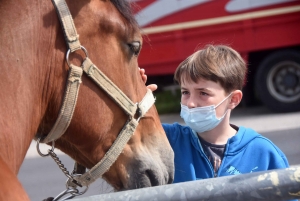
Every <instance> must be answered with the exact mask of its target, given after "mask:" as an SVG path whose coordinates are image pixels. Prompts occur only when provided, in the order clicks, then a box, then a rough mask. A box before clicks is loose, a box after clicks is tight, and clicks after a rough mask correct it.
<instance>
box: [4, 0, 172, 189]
mask: <svg viewBox="0 0 300 201" xmlns="http://www.w3.org/2000/svg"><path fill="white" fill-rule="evenodd" d="M16 2H17V0H15V1H3V2H1V4H2V5H0V11H1V13H3V14H4V15H3V16H6V18H5V17H4V18H5V19H4V18H2V19H0V26H1V27H2V28H3V29H1V32H0V44H1V46H2V47H1V50H0V51H1V54H0V61H1V62H2V64H3V65H2V66H1V72H2V73H1V75H0V78H1V81H0V86H1V87H2V88H3V90H1V92H0V98H1V101H2V102H1V105H0V109H1V111H4V112H1V115H0V126H1V128H4V129H1V131H0V134H1V136H2V137H1V138H0V140H1V144H9V145H11V146H5V147H1V148H0V151H1V157H2V159H3V160H4V161H6V163H7V166H8V167H9V168H10V169H11V170H12V172H14V173H15V174H17V172H18V170H19V168H20V166H21V163H22V161H23V159H24V156H25V154H26V151H27V149H28V147H29V145H30V142H31V140H32V139H33V138H45V137H47V135H48V133H49V132H50V131H51V129H52V128H53V126H54V124H55V122H56V120H57V118H58V116H59V113H60V109H61V106H62V104H63V98H64V94H65V93H66V92H65V88H66V85H67V78H68V73H69V69H70V67H69V65H68V64H74V65H76V66H81V65H82V62H83V61H84V60H85V58H86V57H87V56H88V58H89V59H90V60H91V61H93V64H95V66H96V67H97V69H99V70H101V71H102V72H103V74H104V75H105V76H107V78H108V79H109V80H111V82H112V83H114V85H116V86H117V87H118V88H119V89H120V91H121V92H122V93H123V94H125V95H126V96H127V97H128V98H129V99H130V100H131V101H132V102H133V103H139V102H141V101H142V99H143V98H144V96H145V94H147V88H146V86H145V85H144V83H143V81H142V79H141V77H140V75H139V70H138V61H137V60H138V55H139V52H140V50H141V47H142V36H141V33H140V30H139V27H138V25H137V23H136V21H135V19H134V18H133V15H132V14H131V10H130V5H129V4H128V3H127V1H123V0H89V1H88V0H81V1H80V0H76V1H75V0H68V1H67V5H68V7H69V9H70V12H71V15H72V17H73V20H74V24H75V26H76V30H77V32H78V34H79V38H80V42H81V44H82V46H83V47H84V48H83V50H84V51H82V50H78V51H74V52H72V53H70V55H69V56H68V58H67V59H66V52H67V51H68V47H67V46H66V43H65V39H64V34H63V30H62V28H61V26H60V23H59V19H58V17H57V14H56V12H55V9H54V7H53V5H52V4H51V2H50V1H43V2H35V1H25V2H24V1H18V3H16ZM4 30H5V31H4ZM10 73H12V75H11V76H8V75H9V74H10ZM138 116H139V114H134V118H139V117H138ZM130 118H132V117H129V116H128V114H127V113H126V112H124V110H123V109H122V108H121V107H120V105H119V104H117V103H116V102H115V101H113V100H112V97H111V96H110V95H108V94H107V93H106V92H105V91H104V90H102V89H101V88H99V87H98V86H97V84H95V82H93V81H92V80H91V79H90V78H89V77H88V76H87V75H86V74H83V75H82V79H81V84H80V90H79V92H78V96H77V104H76V106H75V110H74V112H73V117H72V120H71V121H70V123H69V126H68V128H67V130H66V131H65V132H64V134H63V135H62V136H61V137H59V138H58V139H56V140H55V147H56V148H58V149H60V150H62V151H63V152H65V153H66V154H68V155H69V156H71V157H72V158H73V159H74V160H75V161H77V163H79V164H80V165H82V166H84V167H86V168H88V169H90V168H93V166H94V165H95V164H97V163H98V162H99V161H100V160H101V159H102V158H103V157H104V156H105V154H106V153H107V152H108V151H109V149H110V147H111V146H112V144H113V143H114V142H115V140H116V139H117V137H118V134H119V133H120V131H121V130H122V129H123V126H124V124H126V122H128V121H129V120H130ZM11 120H13V122H12V121H11ZM138 121H139V124H138V125H137V127H136V129H135V131H134V134H133V135H132V137H131V138H130V139H129V141H128V143H127V144H126V145H125V147H124V148H122V152H121V153H120V155H119V156H118V158H117V159H116V161H115V162H114V163H113V164H112V165H111V167H110V168H109V170H107V171H106V172H105V173H104V175H103V178H104V179H105V180H107V181H108V183H110V184H111V185H112V186H113V187H114V188H115V189H117V190H121V189H134V188H140V187H148V186H155V185H162V184H167V183H171V182H172V181H173V152H172V149H171V147H170V145H169V143H168V140H167V138H166V136H165V133H164V131H163V128H162V126H161V123H160V120H159V116H158V113H157V111H156V109H155V107H154V106H152V107H151V108H149V110H148V111H147V113H145V114H144V115H143V117H141V118H140V119H138ZM14 122H18V124H17V126H16V125H15V124H14ZM48 144H49V145H51V142H49V143H48ZM16 147H20V149H19V150H15V148H16ZM12 158H13V160H10V159H12ZM0 176H1V175H0Z"/></svg>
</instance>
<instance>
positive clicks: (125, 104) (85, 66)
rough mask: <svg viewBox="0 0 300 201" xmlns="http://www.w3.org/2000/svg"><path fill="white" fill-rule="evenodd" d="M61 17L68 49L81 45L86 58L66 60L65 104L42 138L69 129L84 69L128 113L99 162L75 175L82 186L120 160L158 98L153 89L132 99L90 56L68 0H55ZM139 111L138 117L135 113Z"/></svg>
mask: <svg viewBox="0 0 300 201" xmlns="http://www.w3.org/2000/svg"><path fill="white" fill-rule="evenodd" d="M52 2H53V4H54V6H55V8H56V10H57V14H58V17H59V19H60V22H61V25H62V28H63V30H64V34H65V40H66V42H67V44H68V47H69V51H71V52H74V51H76V50H78V49H82V50H83V51H84V52H85V54H86V58H85V59H84V61H83V63H82V65H81V67H78V66H75V65H73V64H69V62H68V54H69V51H68V53H67V62H68V65H69V67H70V71H69V76H68V81H67V87H66V91H65V95H64V99H63V104H62V107H61V110H60V112H59V116H58V118H57V120H56V122H55V124H54V126H53V128H52V129H51V131H50V133H49V134H48V135H47V136H46V137H45V138H44V139H41V142H43V143H48V142H51V141H55V140H56V139H58V138H60V137H61V136H62V135H63V134H64V133H65V131H66V130H67V128H68V126H69V124H70V122H71V120H72V116H73V113H74V109H75V106H76V102H77V97H78V91H79V87H80V83H81V77H82V73H83V72H85V73H86V74H87V75H88V77H89V78H91V79H92V80H93V81H94V82H95V83H96V84H97V86H99V87H100V88H101V89H102V90H104V91H105V92H106V93H107V94H108V95H109V96H110V97H111V98H112V99H113V100H114V101H115V102H116V103H117V104H118V105H119V106H120V107H121V108H122V109H123V110H124V112H125V113H126V114H127V115H128V116H129V119H128V121H127V122H126V124H125V125H124V127H123V129H122V130H121V131H120V133H119V135H118V137H117V139H116V140H115V141H114V143H113V145H112V146H111V148H110V149H109V151H108V152H107V153H106V154H105V156H104V157H103V158H102V160H101V161H100V162H98V163H97V164H96V165H95V166H94V167H93V168H91V169H90V170H89V171H88V172H86V173H84V174H82V175H79V176H74V177H73V179H74V180H76V181H77V183H79V184H80V185H82V186H88V185H89V184H90V183H92V182H93V181H95V180H96V179H97V178H99V177H101V176H102V175H103V174H104V173H105V172H106V171H107V170H108V169H109V168H110V166H111V165H112V164H113V163H114V162H115V161H116V160H117V158H118V156H119V155H120V153H121V152H122V150H123V149H124V147H125V145H126V144H127V142H128V140H129V139H130V138H131V136H132V135H133V133H134V132H135V130H136V127H137V126H138V122H139V120H140V118H142V117H143V116H144V115H145V114H146V112H147V111H148V110H149V109H150V108H151V107H152V105H153V104H154V102H155V98H154V96H153V94H152V91H151V90H149V89H148V90H147V93H146V95H145V96H144V98H143V100H142V101H141V102H139V103H133V102H132V101H131V100H130V99H129V98H128V97H127V96H126V95H125V94H124V93H123V92H122V91H121V90H120V89H119V88H118V87H117V86H116V85H115V84H114V83H113V82H112V81H111V80H110V79H109V78H108V77H107V76H106V75H104V74H103V73H102V72H101V71H100V70H99V69H98V68H97V67H96V66H95V65H94V64H93V63H92V61H91V60H90V59H89V58H88V54H87V51H86V49H85V48H84V47H82V46H81V45H80V42H79V36H78V34H77V32H76V29H75V25H74V22H73V19H72V16H71V14H70V11H69V9H68V6H67V4H66V2H65V0H52ZM136 114H138V117H137V119H135V118H134V117H135V115H136Z"/></svg>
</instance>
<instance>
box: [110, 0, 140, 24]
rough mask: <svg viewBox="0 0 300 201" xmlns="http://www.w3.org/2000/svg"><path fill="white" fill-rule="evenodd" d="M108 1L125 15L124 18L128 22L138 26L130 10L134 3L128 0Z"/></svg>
mask: <svg viewBox="0 0 300 201" xmlns="http://www.w3.org/2000/svg"><path fill="white" fill-rule="evenodd" d="M110 1H111V2H112V3H113V4H114V6H115V7H116V8H117V9H118V11H119V12H120V13H121V14H122V15H123V16H124V17H125V19H126V20H128V22H129V24H132V25H134V26H136V27H139V26H138V23H137V21H136V19H135V17H134V14H133V11H132V8H133V6H134V3H129V1H128V0H110Z"/></svg>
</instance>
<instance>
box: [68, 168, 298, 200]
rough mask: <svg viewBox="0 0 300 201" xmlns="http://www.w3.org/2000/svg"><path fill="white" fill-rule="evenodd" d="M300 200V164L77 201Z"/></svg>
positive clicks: (96, 196)
mask: <svg viewBox="0 0 300 201" xmlns="http://www.w3.org/2000/svg"><path fill="white" fill-rule="evenodd" d="M291 199H300V166H293V167H290V168H287V169H277V170H269V171H264V172H256V173H249V174H240V175H234V176H225V177H218V178H212V179H203V180H197V181H190V182H183V183H176V184H169V185H163V186H156V187H149V188H142V189H136V190H128V191H122V192H115V193H108V194H101V195H95V196H90V197H84V198H77V199H73V200H74V201H154V200H155V201H196V200H197V201H199V200H201V201H206V200H220V201H237V200H238V201H240V200H243V201H256V200H260V201H261V200H266V201H279V200H291Z"/></svg>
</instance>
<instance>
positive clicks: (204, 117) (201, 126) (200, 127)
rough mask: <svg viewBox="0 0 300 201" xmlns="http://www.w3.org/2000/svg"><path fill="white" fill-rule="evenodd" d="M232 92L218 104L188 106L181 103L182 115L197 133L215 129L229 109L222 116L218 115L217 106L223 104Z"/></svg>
mask: <svg viewBox="0 0 300 201" xmlns="http://www.w3.org/2000/svg"><path fill="white" fill-rule="evenodd" d="M231 94H232V93H230V94H229V95H228V96H227V97H226V98H225V99H224V100H222V101H221V102H220V103H219V104H218V105H216V106H214V105H210V106H205V107H196V108H191V109H190V108H188V107H187V106H185V105H182V104H181V112H180V116H181V118H183V120H184V122H185V123H186V125H187V126H189V127H190V128H191V129H192V130H194V131H196V132H197V133H202V132H205V131H210V130H212V129H214V128H215V127H216V126H218V125H219V123H220V122H221V121H222V120H223V119H224V117H225V115H226V114H227V111H228V110H226V112H225V114H224V115H223V116H222V117H221V118H219V119H218V118H217V116H216V108H217V107H218V106H219V105H221V104H222V103H223V102H224V101H225V100H226V99H227V98H228V97H229V96H230V95H231Z"/></svg>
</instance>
